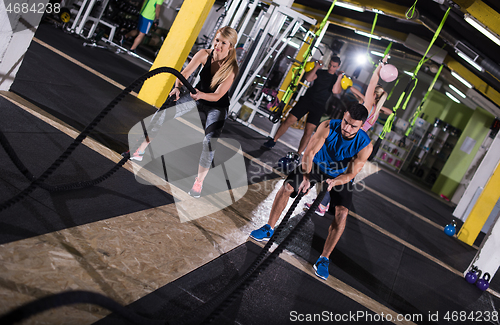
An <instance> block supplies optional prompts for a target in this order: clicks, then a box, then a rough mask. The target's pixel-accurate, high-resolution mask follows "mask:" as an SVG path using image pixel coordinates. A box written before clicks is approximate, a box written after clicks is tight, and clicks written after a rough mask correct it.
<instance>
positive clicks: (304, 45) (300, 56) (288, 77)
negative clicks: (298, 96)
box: [278, 26, 318, 100]
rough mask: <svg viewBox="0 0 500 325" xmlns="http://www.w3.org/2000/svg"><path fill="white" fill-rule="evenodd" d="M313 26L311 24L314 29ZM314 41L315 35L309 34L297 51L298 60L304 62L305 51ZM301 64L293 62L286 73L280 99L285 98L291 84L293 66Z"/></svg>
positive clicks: (279, 95)
mask: <svg viewBox="0 0 500 325" xmlns="http://www.w3.org/2000/svg"><path fill="white" fill-rule="evenodd" d="M314 27H315V28H318V26H314ZM314 27H313V26H311V28H312V29H314ZM312 41H313V37H312V36H309V37H308V38H307V40H306V41H305V42H304V43H302V46H301V48H300V50H299V52H298V53H297V57H296V60H298V61H301V62H302V59H303V56H304V53H305V52H306V51H307V48H308V47H309V44H308V43H309V42H312ZM298 66H299V64H298V63H293V64H292V67H291V68H290V69H289V70H288V74H287V75H286V77H285V79H284V80H283V83H282V84H281V87H280V91H279V93H278V99H279V100H281V98H283V95H284V94H285V92H286V89H287V88H288V86H289V85H290V82H292V77H293V68H295V67H298Z"/></svg>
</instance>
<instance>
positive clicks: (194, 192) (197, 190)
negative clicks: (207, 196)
mask: <svg viewBox="0 0 500 325" xmlns="http://www.w3.org/2000/svg"><path fill="white" fill-rule="evenodd" d="M202 188H203V182H200V181H199V180H198V177H196V178H195V179H194V184H193V187H192V188H191V190H190V191H189V193H188V194H189V195H191V196H192V197H194V198H199V197H200V196H201V189H202Z"/></svg>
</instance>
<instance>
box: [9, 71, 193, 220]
mask: <svg viewBox="0 0 500 325" xmlns="http://www.w3.org/2000/svg"><path fill="white" fill-rule="evenodd" d="M160 73H171V74H173V75H175V76H176V77H177V78H178V79H179V80H180V81H181V82H182V83H183V84H184V85H185V86H186V87H187V88H188V90H189V91H190V92H191V93H192V94H195V93H196V90H195V89H194V88H193V86H191V85H190V84H189V83H188V81H187V80H186V78H184V76H183V75H182V74H181V73H180V72H179V71H177V70H175V69H174V68H169V67H161V68H157V69H154V70H151V71H149V72H147V73H145V74H144V75H143V76H142V77H139V78H138V79H137V80H135V81H134V82H133V83H132V84H130V85H129V86H128V87H127V88H125V89H123V90H122V91H121V92H120V94H118V96H116V97H115V98H114V99H113V100H112V101H111V102H110V103H109V104H108V105H107V106H106V107H105V108H104V109H103V110H102V111H101V112H100V113H99V114H98V115H97V116H96V117H95V118H94V120H93V121H92V122H90V124H89V125H88V126H87V127H86V128H85V129H84V130H83V131H82V132H81V133H80V134H79V135H78V136H77V137H76V139H75V140H74V141H73V143H71V144H70V145H69V146H68V148H67V149H66V150H65V151H64V152H63V153H62V154H61V155H60V156H59V158H57V159H56V160H55V161H54V162H53V163H52V165H51V166H50V167H49V168H47V169H46V170H45V172H43V174H42V175H41V176H40V177H38V178H37V179H35V180H33V181H32V182H31V184H30V185H29V186H28V187H27V188H25V189H24V190H23V191H22V192H20V193H18V194H17V195H15V196H14V197H12V198H10V199H9V200H7V201H5V202H3V203H2V204H1V205H0V212H1V211H3V210H5V209H7V208H9V207H10V206H12V205H13V204H15V203H17V202H20V201H21V200H22V199H24V198H25V197H26V196H28V195H29V194H30V193H31V192H33V191H34V190H35V189H36V188H37V187H38V186H40V184H42V183H43V182H44V181H45V180H46V179H47V178H48V177H49V176H50V175H52V173H54V172H55V171H56V170H57V168H58V167H59V166H60V165H61V164H62V163H63V162H64V161H65V160H66V159H67V158H68V157H69V156H70V155H71V153H73V151H74V150H75V149H76V148H77V147H78V145H79V144H80V143H82V141H83V140H84V139H85V138H86V137H87V136H88V135H89V134H90V132H91V131H92V130H93V129H94V128H95V127H96V126H97V124H98V123H99V122H100V121H101V120H102V119H103V118H104V117H105V116H106V115H107V114H108V113H109V112H110V111H111V110H112V109H113V108H114V107H115V106H116V105H117V104H118V103H119V102H120V101H121V100H122V99H123V98H125V96H126V95H127V94H129V93H130V92H132V90H134V89H135V88H136V87H137V86H138V85H139V84H140V83H142V82H144V81H145V80H147V79H149V78H151V77H153V76H155V75H157V74H160Z"/></svg>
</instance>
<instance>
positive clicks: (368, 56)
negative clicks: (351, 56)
mask: <svg viewBox="0 0 500 325" xmlns="http://www.w3.org/2000/svg"><path fill="white" fill-rule="evenodd" d="M377 18H378V13H375V18H374V19H373V24H372V30H371V32H370V38H369V39H368V46H367V47H366V57H367V59H368V60H370V63H371V64H372V65H375V62H373V60H372V57H371V56H370V44H371V42H372V36H373V31H374V30H375V25H376V24H377ZM391 45H392V42H391V43H390V44H389V46H388V48H389V49H390V48H391ZM387 53H389V51H387V49H386V53H385V54H387ZM385 54H384V56H385ZM375 69H376V67H375Z"/></svg>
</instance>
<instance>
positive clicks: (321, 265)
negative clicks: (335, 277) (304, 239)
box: [313, 256, 330, 280]
mask: <svg viewBox="0 0 500 325" xmlns="http://www.w3.org/2000/svg"><path fill="white" fill-rule="evenodd" d="M329 264H330V260H328V259H327V258H326V257H323V256H321V257H320V258H318V260H317V261H316V263H314V266H313V267H314V270H315V272H314V273H315V274H316V275H317V276H319V277H320V278H322V279H323V280H326V279H327V278H328V276H329V275H330V273H328V265H329Z"/></svg>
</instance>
